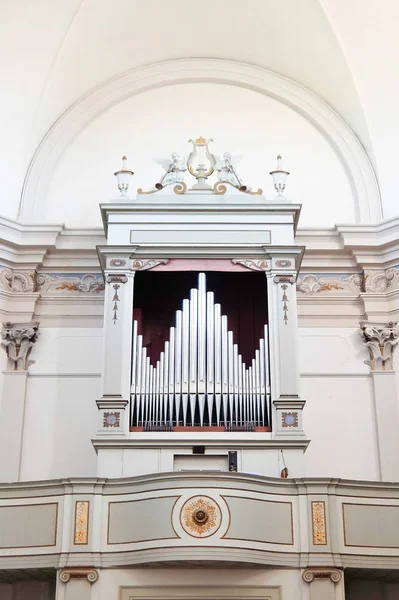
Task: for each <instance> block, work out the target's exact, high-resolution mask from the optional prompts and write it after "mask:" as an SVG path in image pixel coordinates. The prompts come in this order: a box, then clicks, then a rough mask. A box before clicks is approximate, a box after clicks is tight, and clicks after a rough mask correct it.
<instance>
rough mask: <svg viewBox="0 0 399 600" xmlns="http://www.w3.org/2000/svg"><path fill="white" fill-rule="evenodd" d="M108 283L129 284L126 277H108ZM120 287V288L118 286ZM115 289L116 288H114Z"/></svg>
mask: <svg viewBox="0 0 399 600" xmlns="http://www.w3.org/2000/svg"><path fill="white" fill-rule="evenodd" d="M105 281H106V282H107V283H127V277H126V275H107V278H106V280H105ZM118 287H119V286H118ZM114 289H115V286H114Z"/></svg>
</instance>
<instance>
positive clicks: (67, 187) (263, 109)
mask: <svg viewBox="0 0 399 600" xmlns="http://www.w3.org/2000/svg"><path fill="white" fill-rule="evenodd" d="M200 135H202V136H204V137H213V138H214V139H215V143H214V144H213V146H212V148H213V149H214V152H215V153H216V154H221V153H223V152H226V151H230V152H232V153H235V154H243V155H244V156H243V159H242V161H241V163H240V166H239V169H238V171H239V173H240V175H241V177H242V179H243V181H245V182H248V184H249V185H252V186H253V187H258V186H259V187H262V188H263V189H264V191H265V195H266V196H267V197H268V198H273V197H274V196H275V195H276V194H275V191H274V188H273V185H272V178H271V177H270V175H269V172H270V171H271V170H273V169H274V168H275V166H276V156H277V154H278V153H280V154H282V155H283V158H284V166H285V167H286V168H287V170H289V171H291V175H290V176H289V179H288V185H287V196H288V197H289V198H292V199H294V200H295V202H301V203H303V209H302V214H301V225H302V226H307V225H323V226H324V225H325V226H332V225H334V224H335V223H337V222H353V220H354V208H353V200H352V194H351V190H350V187H349V183H348V179H347V177H346V174H345V172H344V169H343V166H342V165H341V163H340V161H339V159H338V157H337V155H336V154H335V152H334V150H333V149H332V147H331V146H330V145H329V143H328V142H327V141H326V139H325V138H324V137H323V136H322V135H321V133H319V131H318V130H316V128H315V127H313V125H311V124H310V123H309V122H308V121H307V120H305V118H303V117H302V116H300V115H299V114H298V113H296V112H294V111H293V110H292V109H290V108H288V107H287V106H285V105H283V104H282V103H280V102H277V101H276V100H274V99H272V98H269V97H266V96H263V95H261V94H259V93H256V92H252V91H249V90H245V89H242V88H238V87H234V86H227V85H219V84H205V83H204V84H201V83H196V84H181V85H175V86H168V87H165V88H162V89H157V90H151V91H148V92H145V93H143V94H141V95H138V96H134V97H132V98H130V99H127V100H125V101H124V102H122V103H120V104H119V105H117V106H115V107H113V108H111V109H109V110H108V111H107V112H105V113H104V114H102V115H101V116H100V117H99V118H98V119H96V120H94V121H93V122H91V123H90V124H89V125H88V126H87V127H86V128H85V129H84V130H83V131H82V133H81V134H80V135H79V136H78V137H77V138H76V139H75V140H74V141H73V143H72V144H71V145H70V147H69V148H68V150H67V152H66V154H65V155H64V157H63V158H62V160H61V162H60V163H59V165H58V168H57V169H56V172H55V173H54V176H53V180H52V184H51V188H50V191H49V205H48V212H47V219H48V220H49V221H50V222H60V221H61V222H64V221H65V222H66V224H67V225H68V226H85V225H100V224H101V220H100V214H99V210H98V203H99V202H106V201H108V199H109V198H112V197H116V196H118V194H119V192H118V190H117V186H116V180H115V177H114V176H113V173H114V172H115V171H117V170H118V169H119V168H120V166H121V156H122V154H127V156H128V159H129V161H128V166H129V168H131V169H132V170H133V171H134V172H135V173H136V174H135V176H134V178H133V179H132V184H131V188H132V197H133V198H134V197H135V191H136V189H137V188H138V187H143V188H146V187H147V188H149V187H152V186H153V185H154V183H155V182H156V181H157V180H158V179H159V178H160V176H161V175H162V169H161V168H160V167H159V166H158V165H156V164H155V163H154V162H153V157H158V158H164V157H168V156H170V153H171V152H173V151H177V152H179V153H180V154H181V155H184V154H186V155H187V154H188V153H189V151H190V150H191V144H190V145H189V144H188V142H187V140H188V139H189V138H190V137H193V138H196V137H198V136H200ZM191 179H192V183H195V179H193V178H191Z"/></svg>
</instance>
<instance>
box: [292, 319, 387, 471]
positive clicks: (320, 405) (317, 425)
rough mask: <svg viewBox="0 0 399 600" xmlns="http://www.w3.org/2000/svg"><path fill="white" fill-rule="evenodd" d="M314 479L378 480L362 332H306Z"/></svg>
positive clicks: (304, 370)
mask: <svg viewBox="0 0 399 600" xmlns="http://www.w3.org/2000/svg"><path fill="white" fill-rule="evenodd" d="M299 352H300V372H301V397H302V398H303V399H304V400H306V405H305V408H304V429H305V432H306V435H307V437H308V438H309V439H310V440H311V443H310V445H309V448H308V450H307V451H306V454H305V464H306V467H305V470H306V475H307V476H309V477H319V476H328V477H341V478H347V479H366V480H373V479H378V465H377V445H376V426H375V413H374V410H375V409H374V399H373V389H372V381H371V376H370V375H369V368H368V367H367V366H366V365H365V364H364V362H363V361H364V360H365V359H366V358H368V356H367V354H368V353H367V352H366V351H365V348H364V346H363V343H362V340H361V338H360V335H359V330H358V329H351V328H301V329H300V349H299Z"/></svg>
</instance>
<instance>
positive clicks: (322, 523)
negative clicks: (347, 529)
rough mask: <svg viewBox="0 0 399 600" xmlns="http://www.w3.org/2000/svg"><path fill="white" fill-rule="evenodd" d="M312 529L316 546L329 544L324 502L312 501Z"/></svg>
mask: <svg viewBox="0 0 399 600" xmlns="http://www.w3.org/2000/svg"><path fill="white" fill-rule="evenodd" d="M312 531H313V544H314V545H315V546H324V545H325V544H327V533H326V508H325V503H324V502H312Z"/></svg>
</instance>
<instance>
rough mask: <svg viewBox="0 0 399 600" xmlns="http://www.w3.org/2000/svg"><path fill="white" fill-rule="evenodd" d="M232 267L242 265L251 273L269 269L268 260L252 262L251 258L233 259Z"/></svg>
mask: <svg viewBox="0 0 399 600" xmlns="http://www.w3.org/2000/svg"><path fill="white" fill-rule="evenodd" d="M231 262H232V263H233V265H242V266H243V267H246V268H247V269H251V271H268V270H269V269H270V263H269V261H268V260H266V259H264V258H261V259H259V260H253V259H251V258H242V259H241V258H233V259H232V260H231Z"/></svg>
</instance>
